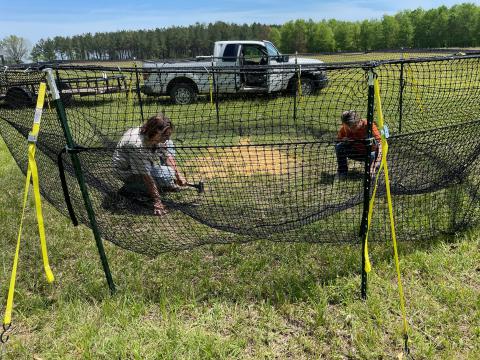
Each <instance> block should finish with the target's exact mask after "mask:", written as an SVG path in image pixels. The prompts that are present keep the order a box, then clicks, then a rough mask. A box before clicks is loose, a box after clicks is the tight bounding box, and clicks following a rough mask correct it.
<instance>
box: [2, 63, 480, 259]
mask: <svg viewBox="0 0 480 360" xmlns="http://www.w3.org/2000/svg"><path fill="white" fill-rule="evenodd" d="M223 60H225V59H223ZM273 60H275V61H276V62H277V63H276V64H275V65H274V64H273ZM283 60H285V59H283ZM479 62H480V57H478V56H475V55H472V56H459V57H449V58H438V59H412V58H410V59H403V60H390V61H384V62H378V63H354V64H326V63H316V64H310V63H306V64H302V62H301V61H300V60H299V61H298V62H297V63H296V64H292V63H287V62H284V63H282V59H262V58H258V59H255V58H252V59H251V60H248V61H245V62H244V63H243V65H242V66H241V67H235V66H232V65H231V64H229V62H228V61H224V62H223V63H222V62H220V61H219V62H218V63H213V62H212V60H211V59H208V60H207V61H205V62H200V61H198V62H195V63H191V62H185V63H153V62H150V63H145V65H144V67H141V68H136V67H134V68H118V67H115V68H114V67H92V66H68V65H56V66H55V67H54V71H53V74H54V77H55V80H56V85H57V87H58V88H59V90H60V92H61V99H62V103H63V104H64V106H65V110H66V119H67V123H68V127H69V129H70V131H71V134H72V138H73V142H74V144H75V146H74V148H71V149H69V151H65V146H66V144H67V141H66V139H65V136H64V131H63V130H62V123H61V121H60V120H59V117H58V116H57V112H56V109H55V106H54V103H53V102H52V101H50V102H47V103H46V104H45V111H44V114H43V118H42V125H41V132H40V136H39V141H38V143H37V147H38V151H37V161H38V166H39V171H40V180H41V186H42V194H43V195H44V196H45V197H46V198H47V199H48V201H49V202H51V203H52V204H53V205H54V206H55V207H56V208H58V209H59V210H60V211H61V212H62V213H64V214H65V215H69V211H68V210H67V205H66V199H67V200H68V201H71V204H72V208H73V213H70V216H74V217H76V218H77V219H78V220H79V221H80V222H82V223H85V224H87V225H89V221H88V216H87V212H86V210H85V205H84V200H83V198H82V195H81V192H80V187H79V184H78V181H77V178H76V176H75V171H74V166H73V162H72V153H74V154H75V155H74V156H77V157H78V159H79V161H80V164H81V168H82V172H83V176H84V179H85V182H86V184H87V187H88V191H89V194H90V197H91V200H92V206H93V209H94V211H95V214H96V218H97V222H98V224H99V228H100V231H101V234H102V236H103V237H104V238H106V239H108V240H110V241H112V242H114V243H115V244H117V245H119V246H122V247H124V248H127V249H130V250H133V251H137V252H140V253H145V254H150V255H155V254H158V253H160V252H164V251H169V250H175V249H187V248H191V247H193V246H196V245H200V244H205V243H226V242H239V241H241V242H244V241H251V240H255V239H259V238H268V239H271V240H274V241H309V242H357V241H358V236H359V230H360V224H361V219H362V213H363V209H364V179H365V176H366V174H365V161H367V160H366V157H365V156H364V157H360V158H358V157H357V159H356V160H352V159H349V160H348V173H345V174H341V175H345V176H339V174H338V170H339V167H338V164H337V152H338V147H337V144H338V142H337V133H338V130H339V128H340V126H341V122H340V115H341V114H342V113H343V112H344V111H346V110H354V111H356V112H357V113H358V114H359V115H360V117H361V118H366V117H367V115H368V114H367V108H368V81H367V78H368V72H369V71H371V70H373V71H374V72H375V73H376V74H377V76H378V78H379V81H380V86H381V98H382V107H383V113H384V116H385V121H386V123H387V124H388V126H389V129H390V135H391V137H390V138H389V145H390V150H389V156H388V167H389V171H390V178H391V188H392V194H393V196H394V198H393V199H394V211H395V217H396V223H397V229H398V237H399V238H400V239H421V238H426V237H430V236H433V235H436V234H439V233H445V232H453V231H457V230H459V229H462V228H465V227H467V226H472V225H475V224H476V223H477V221H478V212H479V206H478V191H479V186H480V183H479V179H478V171H479V163H480V162H479V160H478V156H479V152H480V143H479V142H478V138H479V136H480V130H479V119H480V101H479V97H480V96H479V94H480V78H479V77H480V75H479V71H478V68H479ZM221 64H223V65H221ZM44 79H45V73H44V72H43V69H40V68H31V69H8V70H6V71H4V72H3V74H2V75H0V80H1V81H0V94H1V95H0V96H1V98H2V101H1V102H0V124H1V125H0V133H1V135H2V137H3V138H4V140H5V142H6V143H7V145H8V148H9V149H10V151H11V153H12V155H13V156H14V158H15V160H16V161H17V163H18V164H19V166H20V168H21V169H22V170H23V171H24V172H25V170H26V167H27V153H26V148H27V142H26V138H27V136H28V132H29V131H30V129H31V126H32V121H33V107H34V102H35V99H36V93H37V91H38V85H39V83H40V81H42V80H44ZM159 113H163V114H165V115H166V116H167V117H168V118H170V119H171V121H172V123H173V125H174V131H173V133H172V135H171V140H172V141H171V142H167V143H166V144H165V145H164V146H163V145H162V146H153V145H152V144H150V143H143V142H142V141H143V140H141V139H144V138H142V136H143V135H139V134H138V132H139V131H140V130H139V128H140V127H141V126H142V125H144V124H145V123H146V121H147V120H148V119H149V118H151V117H152V116H154V115H156V114H159ZM135 129H136V130H135ZM135 131H136V132H135ZM139 139H140V140H139ZM126 140H127V141H126ZM137 140H138V141H140V143H138V141H137ZM164 140H165V139H162V142H163V141H164ZM125 141H126V142H127V145H129V146H121V145H120V144H123V143H124V142H125ZM129 141H130V143H129ZM135 141H137V143H136V144H134V145H132V144H131V143H132V142H133V143H135ZM365 144H366V142H365V139H353V140H352V139H350V142H349V146H350V148H354V149H365V146H366V145H365ZM360 151H361V150H360ZM169 155H170V156H173V158H174V159H175V162H176V165H177V167H178V170H179V172H180V174H181V175H183V176H184V177H185V178H186V180H187V181H188V183H189V185H188V186H178V185H177V184H175V183H174V180H175V176H174V174H173V173H172V174H164V173H161V174H160V175H158V174H157V175H152V174H154V169H158V168H161V167H162V166H164V167H165V166H167V167H170V168H172V167H171V166H169V163H166V162H165V161H166V159H167V158H168V157H169ZM351 157H353V156H351ZM147 158H148V159H149V161H151V163H150V167H149V166H148V164H147V165H145V161H146V160H145V159H147ZM152 158H155V159H156V158H158V159H159V160H158V163H156V162H155V163H154V162H153V160H151V159H152ZM118 159H120V160H122V161H123V159H129V161H130V162H133V163H135V162H136V165H134V166H133V168H136V167H137V165H138V164H141V165H139V166H140V167H141V168H142V169H143V168H145V169H147V170H145V171H147V172H148V174H149V175H151V177H152V178H153V179H154V180H155V181H154V183H155V184H156V187H157V188H158V190H159V197H160V199H161V203H162V204H163V205H164V207H165V208H166V210H167V213H166V214H165V215H163V216H156V215H154V207H155V197H154V196H152V193H151V189H150V188H149V187H148V184H146V182H145V181H146V180H145V179H144V175H145V174H144V173H142V171H143V170H139V171H136V170H135V171H133V170H132V169H131V168H130V169H129V171H131V172H132V173H131V174H127V175H128V176H126V175H125V174H123V173H122V171H124V170H125V169H120V168H121V166H120V167H119V165H118ZM59 165H60V166H59ZM142 166H143V167H142ZM157 166H158V168H157ZM119 169H120V170H119ZM162 169H163V168H162ZM155 171H156V170H155ZM162 171H163V170H162ZM155 174H156V173H155ZM62 176H64V179H65V183H64V186H63V187H62V182H61V177H62ZM177 180H178V179H177ZM379 182H380V185H379V191H378V199H377V207H376V210H375V214H374V218H373V224H372V238H373V239H376V240H379V239H385V238H386V237H387V236H388V235H389V225H388V209H387V205H386V200H385V190H384V188H385V184H384V178H383V175H380V179H379ZM177 183H178V181H177Z"/></svg>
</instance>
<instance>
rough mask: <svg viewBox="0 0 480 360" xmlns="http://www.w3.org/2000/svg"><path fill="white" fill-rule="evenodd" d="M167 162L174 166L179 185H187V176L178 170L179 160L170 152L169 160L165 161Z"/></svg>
mask: <svg viewBox="0 0 480 360" xmlns="http://www.w3.org/2000/svg"><path fill="white" fill-rule="evenodd" d="M165 163H166V164H167V165H168V166H171V167H172V168H173V170H175V177H176V178H177V183H178V185H180V186H185V184H186V183H187V180H186V179H185V177H184V176H183V175H181V174H180V171H179V170H178V166H177V162H176V161H175V158H174V157H173V156H172V155H170V154H169V155H168V156H167V160H166V161H165Z"/></svg>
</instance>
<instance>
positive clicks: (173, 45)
mask: <svg viewBox="0 0 480 360" xmlns="http://www.w3.org/2000/svg"><path fill="white" fill-rule="evenodd" d="M246 39H248V40H255V39H259V40H270V41H272V42H273V43H274V44H275V45H277V46H278V47H279V48H280V50H281V51H283V52H284V53H294V52H295V51H298V52H299V53H306V52H310V53H312V52H331V51H349V50H350V51H358V50H361V51H366V50H378V49H392V48H396V49H398V48H401V47H417V48H434V47H455V46H457V47H471V46H479V45H480V6H477V5H474V4H468V3H466V4H460V5H455V6H452V7H451V8H447V7H446V6H440V7H438V8H436V9H430V10H428V11H425V10H423V9H421V8H419V9H416V10H413V11H410V10H407V11H402V12H399V13H397V14H396V15H394V16H389V15H384V16H383V18H382V19H381V20H364V21H357V22H348V21H337V20H329V21H325V20H323V21H320V22H317V23H316V22H314V21H313V20H309V21H305V20H301V19H299V20H295V21H289V22H287V23H285V24H283V25H264V24H259V23H253V24H250V25H248V24H242V25H238V24H229V23H225V22H222V21H218V22H216V23H209V24H201V23H196V24H194V25H190V26H188V27H185V26H173V27H170V28H157V29H154V30H138V31H127V30H123V31H117V32H111V33H96V34H91V33H85V34H82V35H76V36H73V37H62V36H56V37H54V38H53V39H50V38H48V39H41V40H40V41H39V42H38V43H37V44H36V45H35V46H34V48H33V50H32V53H31V56H32V59H33V60H34V61H37V60H54V59H61V60H128V59H133V58H136V59H152V58H181V57H192V56H197V55H209V54H211V53H212V44H213V42H214V41H217V40H246Z"/></svg>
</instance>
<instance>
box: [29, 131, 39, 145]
mask: <svg viewBox="0 0 480 360" xmlns="http://www.w3.org/2000/svg"><path fill="white" fill-rule="evenodd" d="M37 139H38V137H37V135H33V134H32V133H30V134H28V139H27V140H28V142H29V143H30V144H36V143H37Z"/></svg>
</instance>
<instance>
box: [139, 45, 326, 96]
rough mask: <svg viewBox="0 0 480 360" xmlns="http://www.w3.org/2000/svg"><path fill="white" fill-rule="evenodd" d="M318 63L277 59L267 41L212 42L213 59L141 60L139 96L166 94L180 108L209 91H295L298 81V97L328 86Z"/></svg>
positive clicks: (282, 57)
mask: <svg viewBox="0 0 480 360" xmlns="http://www.w3.org/2000/svg"><path fill="white" fill-rule="evenodd" d="M322 64H323V62H322V61H320V60H317V59H307V58H300V57H298V58H297V57H295V58H292V57H290V56H288V55H282V54H281V53H280V52H279V51H278V50H277V48H276V47H275V46H274V45H273V44H272V43H271V42H269V41H243V40H241V41H216V42H215V46H214V51H213V56H200V57H197V59H196V60H195V61H184V62H154V61H145V62H144V63H143V79H144V85H143V86H142V88H141V91H142V93H144V94H145V95H148V96H161V95H163V96H164V95H167V96H170V98H171V99H172V101H173V103H175V104H179V105H183V104H190V103H193V102H195V101H196V99H197V96H198V95H199V94H204V95H208V94H210V93H211V92H212V88H213V87H214V88H215V90H214V91H215V93H217V94H232V93H275V92H288V91H291V92H296V91H297V87H298V83H299V82H298V78H299V77H300V80H301V81H300V84H301V92H302V94H304V95H310V94H313V93H314V92H315V91H317V90H320V89H322V88H324V87H325V86H326V85H327V83H328V79H327V75H326V72H325V70H324V69H323V68H322ZM212 71H214V72H215V76H214V77H212V76H211V73H212ZM299 74H300V76H299ZM213 82H215V84H214V85H213V84H212V83H213Z"/></svg>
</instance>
